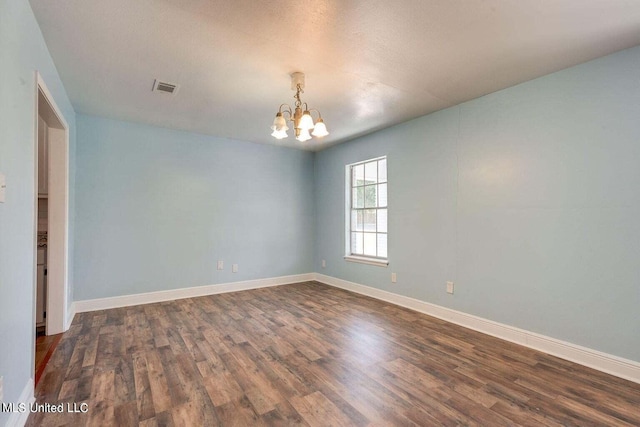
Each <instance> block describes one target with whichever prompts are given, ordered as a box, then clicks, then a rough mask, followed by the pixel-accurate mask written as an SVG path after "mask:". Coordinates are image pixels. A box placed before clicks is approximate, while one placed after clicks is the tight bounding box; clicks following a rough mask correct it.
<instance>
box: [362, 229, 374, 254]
mask: <svg viewBox="0 0 640 427" xmlns="http://www.w3.org/2000/svg"><path fill="white" fill-rule="evenodd" d="M364 254H365V255H371V256H376V233H364Z"/></svg>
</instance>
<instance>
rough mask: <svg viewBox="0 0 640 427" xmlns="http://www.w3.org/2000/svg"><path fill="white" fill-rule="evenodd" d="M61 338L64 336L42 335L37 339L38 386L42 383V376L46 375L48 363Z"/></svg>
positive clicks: (36, 379) (36, 368) (36, 380)
mask: <svg viewBox="0 0 640 427" xmlns="http://www.w3.org/2000/svg"><path fill="white" fill-rule="evenodd" d="M61 338H62V334H56V335H41V336H39V337H37V338H36V357H35V360H36V366H35V371H36V378H35V385H36V386H37V385H38V383H39V382H40V378H42V374H43V373H44V368H45V367H46V366H47V362H49V359H50V358H51V355H52V354H53V351H54V350H55V349H56V346H57V345H58V342H60V339H61Z"/></svg>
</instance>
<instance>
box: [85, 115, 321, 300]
mask: <svg viewBox="0 0 640 427" xmlns="http://www.w3.org/2000/svg"><path fill="white" fill-rule="evenodd" d="M77 130H78V140H79V141H80V143H79V144H78V149H77V164H78V168H77V187H76V200H77V212H78V214H77V221H76V235H75V236H76V241H75V249H76V252H75V256H76V259H75V265H76V271H75V281H76V288H75V299H76V300H86V299H93V298H101V297H110V296H119V295H129V294H136V293H142V292H151V291H160V290H167V289H176V288H184V287H192V286H201V285H210V284H216V283H227V282H234V281H240V280H250V279H260V278H268V277H277V276H285V275H291V274H299V273H309V272H311V271H313V258H314V257H313V235H314V233H313V226H314V223H315V217H314V209H313V202H314V195H313V189H314V187H313V153H310V152H304V151H300V150H294V149H287V148H281V147H274V146H267V145H260V144H253V143H249V142H242V141H237V140H228V139H221V138H214V137H210V136H204V135H198V134H194V133H188V132H181V131H174V130H168V129H162V128H157V127H152V126H146V125H141V124H133V123H128V122H122V121H114V120H107V119H103V118H97V117H91V116H83V115H78V119H77ZM217 260H224V262H225V268H224V270H222V271H218V270H216V261H217ZM232 263H237V264H238V265H239V271H238V273H232V272H231V264H232Z"/></svg>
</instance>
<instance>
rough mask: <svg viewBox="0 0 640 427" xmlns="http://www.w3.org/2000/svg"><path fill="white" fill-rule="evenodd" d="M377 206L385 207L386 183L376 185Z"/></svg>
mask: <svg viewBox="0 0 640 427" xmlns="http://www.w3.org/2000/svg"><path fill="white" fill-rule="evenodd" d="M378 207H381V208H386V207H387V184H380V185H378Z"/></svg>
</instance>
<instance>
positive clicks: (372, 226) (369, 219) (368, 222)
mask: <svg viewBox="0 0 640 427" xmlns="http://www.w3.org/2000/svg"><path fill="white" fill-rule="evenodd" d="M363 212H364V231H376V210H375V209H367V210H365V211H363Z"/></svg>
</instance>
